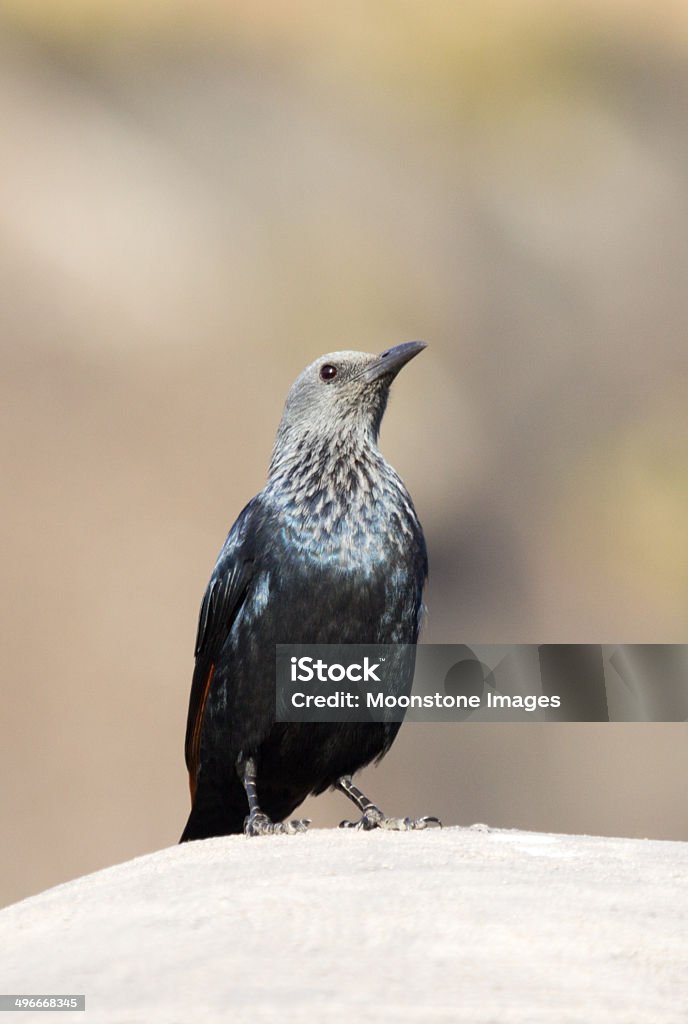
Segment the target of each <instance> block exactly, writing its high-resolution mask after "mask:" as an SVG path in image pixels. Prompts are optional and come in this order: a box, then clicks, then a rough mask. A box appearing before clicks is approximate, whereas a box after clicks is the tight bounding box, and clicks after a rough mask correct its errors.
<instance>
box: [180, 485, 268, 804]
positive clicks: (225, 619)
mask: <svg viewBox="0 0 688 1024" xmlns="http://www.w3.org/2000/svg"><path fill="white" fill-rule="evenodd" d="M255 511H256V498H254V499H253V500H252V501H250V502H249V503H248V505H247V506H246V508H245V509H244V510H243V512H241V514H240V515H239V517H238V519H237V521H236V522H235V523H234V526H233V527H232V529H231V530H230V532H229V536H228V537H227V540H226V541H225V543H224V546H223V548H222V551H221V552H220V555H219V557H218V560H217V562H216V564H215V568H214V569H213V574H212V576H211V578H210V583H209V584H208V588H207V590H206V592H205V594H204V595H203V601H202V602H201V611H200V614H199V617H198V632H197V634H196V648H195V651H194V654H195V656H196V666H195V668H194V674H193V681H192V683H191V696H190V698H189V714H188V717H187V721H186V742H185V745H184V753H185V756H186V767H187V768H188V770H189V785H190V788H191V798H192V800H193V798H194V795H195V789H196V777H197V774H198V763H199V757H200V750H201V731H202V728H203V715H204V712H205V707H206V703H207V701H208V694H209V693H210V688H211V686H212V682H213V675H214V674H215V664H216V662H217V658H218V657H219V654H220V651H221V650H222V646H223V644H224V642H225V640H226V639H227V635H228V633H229V630H230V629H231V627H232V623H233V622H234V620H235V619H236V617H237V615H238V614H239V612H240V610H241V607H242V605H243V603H244V601H245V600H246V595H247V593H248V590H249V587H250V585H251V580H252V578H253V574H254V566H255V556H254V545H253V539H254V533H253V529H252V521H253V517H254V515H255Z"/></svg>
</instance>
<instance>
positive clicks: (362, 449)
mask: <svg viewBox="0 0 688 1024" xmlns="http://www.w3.org/2000/svg"><path fill="white" fill-rule="evenodd" d="M388 473H391V474H394V470H392V468H391V466H388V465H387V463H386V462H385V460H384V459H383V457H382V455H381V453H380V451H379V449H378V447H377V445H376V444H375V439H374V438H373V437H371V436H370V435H369V434H363V433H358V432H353V431H352V432H346V433H344V432H342V433H341V434H337V435H335V436H332V437H320V436H318V435H315V434H307V433H306V434H302V435H301V436H300V437H298V438H293V439H292V438H280V437H278V439H277V443H276V445H275V449H274V451H273V455H272V461H271V463H270V471H269V474H268V487H267V489H268V490H269V491H271V492H273V493H275V494H277V493H278V492H279V493H280V494H281V495H283V496H286V495H287V494H289V495H291V496H292V497H293V499H294V501H295V502H296V503H297V504H302V503H308V502H309V500H310V499H312V498H316V497H317V496H318V495H324V494H327V495H328V497H329V500H331V501H334V502H335V503H339V502H340V501H342V500H346V499H348V500H351V499H353V498H355V497H356V496H357V495H362V496H365V495H366V494H368V493H369V492H370V490H371V489H372V488H373V486H374V482H375V479H376V477H379V476H382V477H384V476H386V475H387V474H388ZM394 475H395V476H396V474H394Z"/></svg>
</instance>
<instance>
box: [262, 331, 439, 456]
mask: <svg viewBox="0 0 688 1024" xmlns="http://www.w3.org/2000/svg"><path fill="white" fill-rule="evenodd" d="M424 348H425V342H422V341H406V342H404V343H403V344H402V345H395V346H394V348H389V349H387V350H386V351H384V352H382V353H380V355H371V354H370V353H368V352H330V353H329V354H328V355H324V356H321V357H320V359H316V360H315V362H313V363H311V364H310V366H307V367H306V369H305V370H304V371H303V373H301V374H300V375H299V376H298V377H297V378H296V380H295V381H294V384H293V385H292V387H291V390H290V391H289V394H288V396H287V401H286V403H285V406H284V412H283V414H282V420H281V422H280V426H279V430H278V432H277V440H276V442H275V451H274V455H273V462H274V461H275V459H278V460H279V457H280V456H281V455H283V454H285V453H286V450H288V449H289V448H290V447H294V446H295V445H297V444H298V443H299V442H300V441H306V442H312V443H314V444H319V443H323V444H327V443H328V442H330V441H333V442H336V441H337V440H338V439H342V440H347V439H351V440H352V441H354V442H355V441H356V440H359V441H360V443H363V444H365V443H370V442H373V443H374V442H375V441H376V439H377V435H378V432H379V429H380V422H381V420H382V416H383V414H384V411H385V407H386V405H387V398H388V396H389V389H390V385H391V384H392V381H393V380H394V378H395V377H396V375H397V374H398V372H399V370H401V368H402V366H405V365H406V363H408V362H409V360H410V359H413V357H414V356H417V355H418V353H419V352H421V351H422V350H423V349H424Z"/></svg>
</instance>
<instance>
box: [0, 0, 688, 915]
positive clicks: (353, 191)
mask: <svg viewBox="0 0 688 1024" xmlns="http://www.w3.org/2000/svg"><path fill="white" fill-rule="evenodd" d="M0 12H1V13H0V118H1V122H0V123H1V124H2V131H1V133H0V168H1V169H2V171H1V174H2V176H1V179H0V181H1V185H0V288H2V301H1V302H0V317H1V318H2V334H1V337H2V346H3V371H2V376H1V387H2V417H3V420H2V449H3V468H4V474H3V498H4V501H3V504H4V514H3V518H4V528H3V530H2V541H3V552H2V564H3V579H2V587H1V592H2V600H3V611H2V618H3V643H2V676H1V680H2V684H1V685H2V733H1V738H2V748H1V749H2V760H3V766H2V822H3V825H2V844H1V855H2V863H1V865H0V903H4V902H9V901H12V900H15V899H18V898H20V897H22V896H24V895H27V894H30V893H33V892H35V891H37V890H39V889H42V888H44V887H45V886H48V885H52V884H55V883H57V882H60V881H62V880H65V879H68V878H71V877H73V876H76V875H78V874H81V873H83V872H86V871H91V870H94V869H96V868H99V867H102V866H105V865H108V864H112V863H113V862H115V861H120V860H123V859H125V858H128V857H131V856H134V855H136V854H139V853H143V852H146V851H149V850H153V849H156V848H158V847H161V846H165V845H168V844H171V843H174V842H175V841H176V840H177V838H178V836H179V833H180V831H181V828H182V826H183V824H184V821H185V819H186V814H187V802H188V796H187V785H186V775H185V770H184V765H183V753H182V747H183V733H184V724H185V716H186V703H187V696H188V687H189V681H190V674H191V669H192V648H193V641H194V634H195V627H196V616H197V610H198V605H199V602H200V598H201V594H202V592H203V589H204V587H205V585H206V582H207V579H208V575H209V572H210V569H211V567H212V564H213V562H214V559H215V556H216V554H217V551H218V549H219V547H220V545H221V543H222V541H223V539H224V536H225V534H226V531H227V529H228V528H229V526H230V525H231V522H232V521H233V519H234V517H235V516H236V514H237V513H238V511H239V510H240V508H241V507H242V506H243V504H244V503H245V501H246V500H247V499H248V498H249V497H250V496H251V495H253V494H254V493H255V492H256V491H257V490H258V489H260V487H261V486H262V482H263V479H264V474H265V470H266V467H267V462H268V457H269V452H270V447H271V444H272V439H273V434H274V431H275V428H276V425H277V422H278V419H279V415H280V410H281V405H282V402H283V400H284V397H285V394H286V391H287V388H288V386H289V384H290V383H291V381H292V379H293V378H294V377H295V375H296V374H297V373H298V372H299V371H300V370H301V368H302V367H303V366H304V365H305V364H306V363H308V362H309V361H310V360H312V359H313V358H315V357H316V356H317V355H319V354H321V353H323V352H326V351H328V350H332V349H337V348H342V347H344V348H349V347H351V348H361V349H367V350H372V351H380V350H381V349H383V348H385V347H387V346H389V345H390V344H394V343H396V342H399V341H404V340H408V339H412V338H418V337H420V338H424V339H425V340H426V341H427V342H428V343H429V348H428V350H427V352H426V353H424V354H423V356H422V357H421V358H420V359H419V360H418V361H417V362H414V364H413V366H412V368H411V369H409V370H408V371H407V372H406V373H404V374H403V375H402V377H401V378H400V379H399V381H398V382H397V385H396V386H395V394H394V396H393V401H392V403H391V407H390V410H389V412H388V415H387V418H386V420H385V424H384V428H383V435H382V446H383V449H384V451H385V453H386V455H387V456H388V457H389V458H390V461H392V463H393V464H394V465H396V466H397V468H398V469H399V470H400V472H401V473H402V475H403V476H404V478H405V480H406V481H407V483H408V485H409V487H410V489H411V491H412V494H413V495H414V498H415V500H416V504H417V507H418V509H419V512H420V515H421V518H422V520H423V523H424V525H425V528H426V534H427V538H428V544H429V551H430V560H431V584H430V588H429V592H428V604H429V607H430V617H429V623H428V627H427V630H426V632H425V636H424V639H425V640H427V641H437V642H453V641H456V642H471V641H474V642H478V641H483V642H501V643H507V642H517V641H523V642H525V641H532V642H535V641H541V642H542V641H549V642H554V641H568V642H577V641H588V642H595V641H600V642H609V643H611V642H617V641H618V642H624V641H625V642H632V641H636V642H640V641H643V642H676V641H686V640H687V639H688V637H687V635H686V620H687V618H688V612H687V608H688V604H687V599H688V529H687V528H686V518H687V517H686V511H687V504H688V430H687V425H688V424H687V414H686V382H687V379H688V353H687V346H686V327H687V320H688V315H687V314H688V301H687V296H686V293H687V282H688V188H687V186H688V117H687V116H686V112H687V111H688V63H687V61H688V8H686V7H685V5H682V4H675V3H671V2H668V0H666V2H661V0H660V2H658V0H652V2H651V0H636V2H635V3H632V2H629V0H624V2H623V3H622V2H620V0H619V2H614V0H595V2H594V3H593V2H590V3H588V2H578V3H572V4H566V3H560V4H552V3H551V0H541V2H529V3H526V2H525V0H511V2H503V3H490V4H485V3H484V2H480V3H478V2H468V3H461V4H455V3H446V4H445V3H441V2H435V3H432V4H422V3H410V2H395V3H391V2H378V3H375V4H369V3H364V2H363V0H360V2H353V3H347V4H343V5H330V4H322V3H316V2H311V3H309V2H306V0H293V2H291V3H289V4H287V3H277V2H263V3H260V4H254V3H252V2H246V3H235V2H227V0H223V2H222V3H220V2H219V0H217V2H214V3H213V2H211V0H205V2H196V3H193V4H191V3H188V2H182V0H176V2H172V0H168V2H167V3H166V4H150V5H141V4H140V3H139V2H138V0H136V2H134V0H117V2H114V0H113V2H105V0H100V2H95V3H94V2H93V0H81V2H76V0H73V2H62V0H60V2H58V0H14V2H7V0H5V2H3V3H2V4H1V5H0ZM687 772H688V736H687V735H686V727H685V726H683V725H672V726H667V725H663V726H660V725H657V726H650V725H646V726H643V725H628V726H623V725H606V726H605V725H595V726H564V725H559V726H554V725H550V726H547V725H545V726H540V727H536V726H527V725H519V726H506V725H497V726H486V725H461V726H460V725H456V726H453V727H449V726H439V725H434V726H418V725H415V726H414V725H408V726H407V727H405V728H404V729H403V730H402V733H401V735H400V738H399V740H398V742H397V744H396V745H395V747H394V749H393V751H392V752H391V754H390V755H389V757H388V758H387V759H386V761H385V762H384V763H383V765H382V766H381V767H380V768H378V769H374V770H369V771H368V772H366V773H365V774H364V776H362V779H363V782H364V783H365V784H366V786H367V788H368V789H369V790H370V792H371V794H372V795H373V796H375V797H376V798H377V799H378V801H379V802H380V803H381V804H382V805H383V806H384V807H385V808H388V809H389V811H391V812H394V813H409V812H410V813H414V814H415V813H435V814H440V815H441V816H442V817H443V819H444V821H445V822H447V823H463V824H470V823H471V822H473V821H476V820H480V821H487V822H489V823H490V824H493V825H496V826H520V827H525V828H534V829H554V830H561V831H587V832H594V833H604V834H622V835H628V836H654V837H670V838H682V839H688V806H687V804H686V800H685V795H684V794H685V778H686V774H687ZM308 811H309V813H310V815H311V816H312V817H313V818H314V819H315V824H316V825H318V826H323V825H331V824H335V823H337V822H338V821H339V820H340V819H341V818H342V817H344V816H345V815H346V814H347V813H348V807H347V805H346V803H345V801H343V799H342V798H341V797H336V796H327V797H323V798H321V799H319V800H318V801H317V802H314V803H311V804H310V806H309V808H308Z"/></svg>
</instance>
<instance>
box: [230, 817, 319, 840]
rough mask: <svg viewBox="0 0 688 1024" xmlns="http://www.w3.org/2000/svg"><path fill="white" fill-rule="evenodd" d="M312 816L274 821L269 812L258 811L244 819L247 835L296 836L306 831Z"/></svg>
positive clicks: (245, 833)
mask: <svg viewBox="0 0 688 1024" xmlns="http://www.w3.org/2000/svg"><path fill="white" fill-rule="evenodd" d="M311 820H312V819H311V818H298V819H295V820H294V821H272V820H271V819H270V818H268V816H267V814H263V812H262V811H258V812H256V813H255V814H250V815H249V816H248V818H246V820H245V821H244V835H246V836H295V835H297V834H298V833H300V832H306V831H307V829H308V826H309V825H310V823H311Z"/></svg>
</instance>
